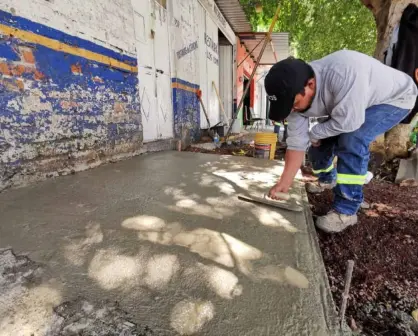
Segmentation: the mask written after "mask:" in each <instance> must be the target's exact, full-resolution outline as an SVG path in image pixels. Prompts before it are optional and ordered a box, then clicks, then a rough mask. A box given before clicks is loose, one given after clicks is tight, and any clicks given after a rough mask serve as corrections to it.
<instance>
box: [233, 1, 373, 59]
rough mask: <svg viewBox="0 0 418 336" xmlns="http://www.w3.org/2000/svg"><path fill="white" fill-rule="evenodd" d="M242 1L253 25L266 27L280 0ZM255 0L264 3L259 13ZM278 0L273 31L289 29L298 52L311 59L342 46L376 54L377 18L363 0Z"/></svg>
mask: <svg viewBox="0 0 418 336" xmlns="http://www.w3.org/2000/svg"><path fill="white" fill-rule="evenodd" d="M240 1H241V4H242V5H243V7H244V9H245V11H246V13H247V16H248V17H249V18H250V21H251V24H252V25H253V28H254V29H255V30H257V31H267V30H268V28H269V26H270V23H271V20H272V18H273V16H274V13H275V11H276V7H277V4H278V1H277V0H240ZM256 3H261V4H262V6H263V12H262V13H256V10H255V8H256V6H255V5H256ZM279 3H280V13H279V19H278V21H277V24H276V26H275V28H274V31H279V32H289V34H290V40H291V48H292V51H293V54H294V55H295V56H297V57H300V58H302V59H304V60H306V61H311V60H314V59H318V58H321V57H323V56H325V55H327V54H330V53H332V52H334V51H336V50H341V49H351V50H358V51H360V52H363V53H366V54H369V55H372V54H373V51H374V48H375V45H376V26H375V21H374V18H373V15H372V14H371V13H370V11H369V10H368V9H367V8H366V7H365V6H363V5H362V4H361V2H360V0H279Z"/></svg>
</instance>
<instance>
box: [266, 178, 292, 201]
mask: <svg viewBox="0 0 418 336" xmlns="http://www.w3.org/2000/svg"><path fill="white" fill-rule="evenodd" d="M289 189H290V186H287V185H285V184H283V183H282V182H281V181H279V182H278V183H277V184H276V185H275V186H274V187H273V188H271V189H270V191H269V193H268V196H269V197H270V198H272V199H275V200H280V199H281V198H280V197H277V196H276V194H277V193H279V192H280V193H284V194H287V193H288V191H289Z"/></svg>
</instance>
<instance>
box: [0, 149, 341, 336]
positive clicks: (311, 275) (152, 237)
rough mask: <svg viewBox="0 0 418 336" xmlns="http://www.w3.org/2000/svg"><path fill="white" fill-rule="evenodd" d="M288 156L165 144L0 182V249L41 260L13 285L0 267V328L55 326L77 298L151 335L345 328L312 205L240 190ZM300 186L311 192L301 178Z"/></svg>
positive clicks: (247, 335) (264, 185) (273, 174)
mask: <svg viewBox="0 0 418 336" xmlns="http://www.w3.org/2000/svg"><path fill="white" fill-rule="evenodd" d="M282 168H283V167H282V166H281V165H280V164H279V163H277V162H271V161H264V160H256V159H251V158H246V157H232V156H216V155H210V154H197V153H184V152H181V153H179V152H162V153H157V154H149V155H143V156H141V157H138V158H134V159H131V160H128V161H124V162H119V163H116V164H111V165H107V166H103V167H100V168H97V169H94V170H90V171H86V172H82V173H79V174H77V175H74V176H66V177H61V178H57V179H54V180H49V181H45V182H43V183H40V184H37V185H33V186H30V187H26V188H22V189H16V190H10V191H7V192H4V193H2V194H0V213H1V218H0V249H1V248H12V249H13V251H14V252H15V253H16V254H25V255H27V257H28V258H29V259H30V260H31V262H32V261H33V262H34V263H36V265H41V266H40V267H41V269H42V276H40V277H38V278H39V279H38V280H36V281H33V283H30V284H28V283H27V282H25V283H23V282H21V284H22V286H24V287H25V289H24V290H20V289H19V290H15V291H14V292H13V293H15V294H13V295H15V296H13V295H9V294H7V295H6V293H5V291H3V292H1V290H2V288H3V290H4V288H6V287H4V286H3V287H2V281H1V278H0V301H1V302H3V303H4V307H9V308H7V309H3V311H0V335H11V334H16V333H14V332H15V331H16V330H25V331H27V332H28V333H27V334H28V335H29V334H30V333H34V334H35V335H43V334H46V330H48V328H50V325H51V323H53V322H52V320H53V308H54V307H56V306H57V305H59V304H62V303H63V302H64V301H70V302H71V300H78V299H77V298H79V297H82V298H83V299H84V300H86V302H89V306H90V305H92V306H94V305H97V306H100V304H99V302H103V301H105V300H108V301H111V302H115V301H117V302H118V304H119V307H120V309H122V310H123V311H125V312H126V313H127V314H128V315H129V321H132V322H133V323H138V324H141V325H143V326H144V325H146V326H148V327H149V329H150V330H152V331H154V333H155V334H156V335H157V334H158V335H210V336H215V335H222V336H224V335H231V336H234V335H237V336H257V335H318V336H322V335H338V334H340V333H339V332H338V328H337V321H336V315H335V311H334V306H333V303H332V299H331V295H330V291H329V288H328V284H327V280H326V274H325V270H324V266H323V263H322V259H321V256H320V252H319V248H318V245H317V241H316V234H315V230H314V227H313V224H312V219H311V216H310V213H309V210H306V211H304V212H299V213H296V212H290V211H286V210H282V209H277V208H271V207H265V206H262V205H257V204H251V203H247V202H243V201H241V200H238V198H237V195H238V194H239V193H245V192H247V191H249V190H250V191H264V190H267V189H268V187H269V186H271V185H272V184H273V183H274V181H275V180H276V179H277V177H278V176H279V175H280V173H281V171H282ZM292 196H293V197H294V198H295V199H297V200H298V201H299V202H302V203H303V202H306V195H305V193H304V191H302V188H301V185H299V184H298V183H297V182H296V184H295V185H294V187H293V189H292ZM305 205H306V204H305ZM306 209H308V207H307V206H306ZM0 263H1V260H0ZM0 266H1V265H0ZM16 279H17V277H16ZM7 286H9V287H8V288H9V289H10V283H8V285H7ZM9 292H10V290H9V291H8V293H9ZM22 293H23V294H22ZM19 295H20V296H22V295H23V297H19ZM13 305H18V307H17V308H18V309H17V308H16V307H15V308H16V309H11V308H13ZM17 310H18V311H19V314H16V311H17ZM13 311H14V313H13ZM10 314H15V316H10ZM35 321H36V322H35ZM89 330H90V329H89ZM25 335H26V334H25Z"/></svg>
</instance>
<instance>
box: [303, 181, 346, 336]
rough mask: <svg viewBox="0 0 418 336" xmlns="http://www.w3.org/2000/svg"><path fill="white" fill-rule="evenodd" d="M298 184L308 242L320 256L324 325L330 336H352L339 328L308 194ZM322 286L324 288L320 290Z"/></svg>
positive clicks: (344, 326)
mask: <svg viewBox="0 0 418 336" xmlns="http://www.w3.org/2000/svg"><path fill="white" fill-rule="evenodd" d="M299 183H300V194H301V196H302V200H303V208H304V211H303V212H304V215H305V219H306V223H307V229H308V230H307V233H308V236H309V240H310V243H311V246H312V247H313V248H314V250H315V251H316V256H320V260H318V264H319V265H321V266H320V267H321V269H320V270H318V271H320V275H319V276H320V277H322V278H323V281H322V282H321V283H322V284H323V285H321V288H320V290H321V296H322V303H323V312H324V316H325V319H326V323H327V326H328V329H329V332H330V335H333V336H349V335H352V332H351V329H350V328H349V327H348V326H347V325H346V324H345V323H344V325H343V328H342V329H341V328H340V323H339V317H338V313H337V307H336V305H335V302H334V299H333V297H332V293H331V287H330V285H329V278H328V274H327V271H326V268H325V264H324V260H323V257H322V252H321V248H320V246H319V240H318V236H317V233H316V229H315V223H314V220H313V216H312V211H311V209H310V206H309V200H308V194H307V192H306V189H305V183H303V182H301V181H299ZM322 286H324V287H323V288H322Z"/></svg>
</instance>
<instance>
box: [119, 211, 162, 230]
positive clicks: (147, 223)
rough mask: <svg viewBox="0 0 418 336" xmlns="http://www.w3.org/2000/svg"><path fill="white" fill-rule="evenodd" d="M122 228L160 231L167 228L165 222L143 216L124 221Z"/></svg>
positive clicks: (153, 217)
mask: <svg viewBox="0 0 418 336" xmlns="http://www.w3.org/2000/svg"><path fill="white" fill-rule="evenodd" d="M122 226H123V227H124V228H127V229H133V230H154V231H159V230H162V229H163V228H164V227H165V221H164V220H163V219H161V218H159V217H155V216H146V215H141V216H136V217H131V218H128V219H126V220H124V221H123V222H122Z"/></svg>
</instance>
